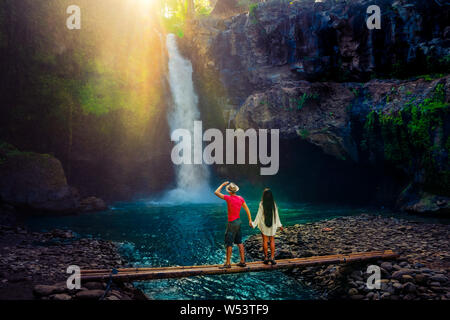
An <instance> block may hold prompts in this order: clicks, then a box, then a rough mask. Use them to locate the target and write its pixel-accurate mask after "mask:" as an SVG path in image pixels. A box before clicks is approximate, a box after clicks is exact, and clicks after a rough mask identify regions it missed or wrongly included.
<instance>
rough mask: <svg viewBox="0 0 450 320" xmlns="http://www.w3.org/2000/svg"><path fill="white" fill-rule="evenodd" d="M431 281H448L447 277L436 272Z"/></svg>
mask: <svg viewBox="0 0 450 320" xmlns="http://www.w3.org/2000/svg"><path fill="white" fill-rule="evenodd" d="M430 280H431V281H437V282H447V277H446V276H444V275H443V274H436V275H434V276H432V277H430Z"/></svg>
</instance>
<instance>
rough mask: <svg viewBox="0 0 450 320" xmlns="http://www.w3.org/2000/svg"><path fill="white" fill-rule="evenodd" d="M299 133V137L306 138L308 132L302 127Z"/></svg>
mask: <svg viewBox="0 0 450 320" xmlns="http://www.w3.org/2000/svg"><path fill="white" fill-rule="evenodd" d="M299 135H300V137H301V138H302V139H306V138H308V137H309V135H310V132H309V131H308V130H306V129H302V130H300V131H299Z"/></svg>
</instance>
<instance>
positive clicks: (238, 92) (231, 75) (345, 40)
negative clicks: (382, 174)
mask: <svg viewBox="0 0 450 320" xmlns="http://www.w3.org/2000/svg"><path fill="white" fill-rule="evenodd" d="M219 3H220V1H219ZM371 4H373V3H372V2H371V1H365V0H354V1H330V0H328V1H323V2H315V1H308V0H305V1H293V2H285V1H268V2H264V3H259V4H257V5H253V6H251V7H250V10H249V12H246V13H242V14H236V15H234V16H232V17H228V18H224V17H221V16H216V15H214V14H213V15H212V16H210V17H208V18H203V19H199V20H194V21H192V22H191V23H190V24H189V26H188V28H187V32H186V37H185V38H184V40H182V41H181V42H182V44H183V48H184V51H185V52H186V54H187V55H189V57H190V58H191V59H192V61H193V65H194V68H195V69H196V72H197V77H198V83H199V85H198V87H199V91H200V92H199V93H200V96H204V97H206V98H203V99H204V103H203V107H202V108H203V110H202V111H207V113H208V112H209V113H213V112H221V113H222V115H223V119H224V122H225V123H226V124H228V125H234V126H235V127H238V128H243V129H246V128H250V127H252V128H277V129H281V135H282V138H283V139H284V140H287V141H297V140H298V139H301V140H303V141H305V142H307V143H309V144H311V145H314V146H317V147H319V148H320V149H321V150H322V152H324V153H325V154H328V155H331V156H333V157H334V158H335V159H337V161H351V162H353V163H356V164H360V165H368V166H371V165H373V166H380V165H381V166H386V167H387V168H392V169H393V171H394V172H395V171H397V172H401V174H402V175H404V176H406V179H405V180H404V182H402V183H406V184H408V183H411V184H412V185H414V187H416V186H417V187H418V188H419V189H421V190H422V189H423V190H425V191H429V192H432V193H434V194H440V195H441V196H444V198H445V196H449V195H450V184H449V172H450V171H449V170H450V166H449V146H450V142H449V137H448V135H449V123H450V122H449V121H450V119H449V112H448V110H449V108H448V106H449V76H448V73H449V70H450V59H449V57H450V27H449V26H448V21H450V19H449V10H448V5H446V4H442V3H441V2H435V1H401V0H399V1H377V5H379V6H380V8H381V29H380V30H369V29H368V28H367V25H366V18H367V16H368V15H367V13H366V11H367V7H368V6H369V5H371ZM203 83H207V85H204V84H203ZM213 97H214V98H213ZM389 170H390V169H389ZM403 187H406V185H403ZM415 199H416V200H413V202H414V201H419V200H418V198H417V197H416V198H415ZM439 199H440V200H439V201H447V200H448V198H445V199H444V200H443V199H442V198H439ZM403 207H404V205H403ZM407 207H409V208H411V207H414V203H411V202H409V205H407ZM423 211H427V210H423ZM430 211H433V210H430ZM434 211H435V210H434Z"/></svg>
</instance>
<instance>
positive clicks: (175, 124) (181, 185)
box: [163, 34, 214, 203]
mask: <svg viewBox="0 0 450 320" xmlns="http://www.w3.org/2000/svg"><path fill="white" fill-rule="evenodd" d="M166 47H167V51H168V53H169V84H170V91H171V94H172V100H173V106H172V109H171V110H170V111H169V114H168V121H169V127H170V130H171V131H174V130H176V129H187V130H189V131H190V132H191V136H193V131H194V121H198V120H200V111H199V110H198V97H197V95H196V93H195V90H194V83H193V81H192V63H191V62H190V61H189V60H187V59H185V58H184V57H183V56H182V55H181V54H180V52H179V50H178V46H177V41H176V37H175V35H174V34H169V35H167V39H166ZM192 140H193V139H192ZM193 149H194V148H193V144H192V150H193ZM175 170H176V183H177V186H176V189H174V190H171V191H169V192H168V193H167V194H166V195H165V196H164V198H163V202H174V203H182V202H193V203H204V202H211V201H213V200H214V198H213V196H212V192H211V189H210V187H209V176H210V173H209V169H208V167H207V166H206V165H205V164H201V165H194V164H182V165H179V166H177V167H176V169H175Z"/></svg>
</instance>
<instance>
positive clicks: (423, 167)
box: [360, 84, 450, 191]
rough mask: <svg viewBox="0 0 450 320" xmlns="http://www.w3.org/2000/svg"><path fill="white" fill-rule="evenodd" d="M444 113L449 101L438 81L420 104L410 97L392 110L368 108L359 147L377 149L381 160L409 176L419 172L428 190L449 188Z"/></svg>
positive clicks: (370, 149) (369, 149)
mask: <svg viewBox="0 0 450 320" xmlns="http://www.w3.org/2000/svg"><path fill="white" fill-rule="evenodd" d="M448 116H449V104H448V103H446V102H445V91H444V86H443V85H442V84H440V85H438V86H436V88H435V90H434V92H433V94H432V95H431V96H430V97H429V98H426V99H424V100H423V101H422V102H420V103H419V102H416V101H415V100H414V99H411V100H410V101H409V102H408V103H406V104H405V105H404V107H403V108H402V109H401V110H398V111H395V112H384V113H383V112H380V111H375V110H373V111H371V112H370V113H369V114H368V115H367V118H366V121H365V124H364V134H363V138H362V139H361V142H360V146H361V149H362V150H367V151H371V152H375V153H377V154H379V153H380V151H381V152H382V154H383V157H384V159H385V161H387V162H389V163H391V164H392V165H394V166H395V167H398V168H401V169H403V170H406V172H408V173H409V174H411V175H412V176H413V175H414V174H415V173H416V172H421V171H423V172H424V174H425V185H426V186H427V187H429V189H441V191H442V190H450V184H449V183H448V182H449V176H448V172H449V170H450V167H449V147H450V142H449V138H448V137H445V136H444V130H443V125H444V123H445V121H446V120H448ZM436 137H438V138H439V139H436ZM380 149H381V150H380ZM443 158H444V161H443Z"/></svg>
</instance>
